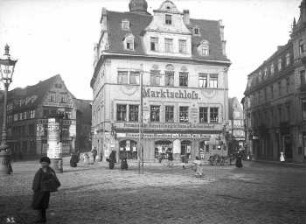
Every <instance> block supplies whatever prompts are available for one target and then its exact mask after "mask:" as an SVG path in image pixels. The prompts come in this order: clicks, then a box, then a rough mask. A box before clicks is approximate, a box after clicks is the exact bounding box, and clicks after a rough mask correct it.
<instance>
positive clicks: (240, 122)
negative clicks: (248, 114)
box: [228, 97, 245, 152]
mask: <svg viewBox="0 0 306 224" xmlns="http://www.w3.org/2000/svg"><path fill="white" fill-rule="evenodd" d="M228 101H229V102H228V108H229V112H228V117H229V118H228V120H229V129H228V131H229V137H230V141H231V143H233V144H232V146H233V148H231V147H230V146H231V144H229V149H230V151H231V152H234V151H235V150H237V149H238V147H240V146H241V147H244V143H245V132H244V116H243V108H242V105H241V104H240V102H239V100H238V99H237V97H233V98H229V99H228ZM234 147H235V148H234Z"/></svg>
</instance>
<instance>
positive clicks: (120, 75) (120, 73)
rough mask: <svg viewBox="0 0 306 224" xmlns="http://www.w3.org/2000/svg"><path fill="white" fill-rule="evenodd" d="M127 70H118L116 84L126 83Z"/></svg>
mask: <svg viewBox="0 0 306 224" xmlns="http://www.w3.org/2000/svg"><path fill="white" fill-rule="evenodd" d="M128 83H129V80H128V72H127V71H118V84H128Z"/></svg>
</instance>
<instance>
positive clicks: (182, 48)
mask: <svg viewBox="0 0 306 224" xmlns="http://www.w3.org/2000/svg"><path fill="white" fill-rule="evenodd" d="M186 52H187V42H186V40H179V53H182V54H185V53H186Z"/></svg>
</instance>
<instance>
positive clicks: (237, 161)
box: [236, 158, 242, 168]
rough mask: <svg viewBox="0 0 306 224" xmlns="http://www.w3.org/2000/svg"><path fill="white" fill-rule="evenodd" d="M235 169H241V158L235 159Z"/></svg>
mask: <svg viewBox="0 0 306 224" xmlns="http://www.w3.org/2000/svg"><path fill="white" fill-rule="evenodd" d="M236 167H238V168H241V167H242V162H241V158H237V159H236Z"/></svg>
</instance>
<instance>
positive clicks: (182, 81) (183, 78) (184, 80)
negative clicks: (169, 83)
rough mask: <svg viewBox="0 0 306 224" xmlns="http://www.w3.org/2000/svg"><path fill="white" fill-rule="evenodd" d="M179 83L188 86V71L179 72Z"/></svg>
mask: <svg viewBox="0 0 306 224" xmlns="http://www.w3.org/2000/svg"><path fill="white" fill-rule="evenodd" d="M179 84H180V86H188V73H186V72H180V74H179Z"/></svg>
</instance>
